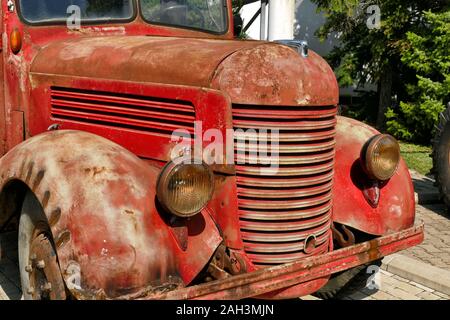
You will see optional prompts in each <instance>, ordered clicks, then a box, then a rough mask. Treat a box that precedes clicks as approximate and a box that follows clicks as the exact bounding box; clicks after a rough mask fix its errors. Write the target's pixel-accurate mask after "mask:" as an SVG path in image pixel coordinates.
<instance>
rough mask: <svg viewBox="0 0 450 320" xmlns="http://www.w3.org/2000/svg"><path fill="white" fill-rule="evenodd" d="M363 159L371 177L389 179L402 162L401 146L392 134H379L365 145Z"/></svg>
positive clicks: (382, 179)
mask: <svg viewBox="0 0 450 320" xmlns="http://www.w3.org/2000/svg"><path fill="white" fill-rule="evenodd" d="M361 160H362V163H363V166H364V169H365V171H366V173H367V174H368V175H369V177H371V178H372V179H377V180H381V181H385V180H389V179H390V178H392V176H393V175H394V174H395V172H396V171H397V168H398V164H399V162H400V146H399V144H398V142H397V140H396V139H395V138H394V137H392V136H390V135H387V134H380V135H377V136H375V137H373V138H372V139H370V140H369V141H368V143H366V145H365V146H364V148H363V150H362V153H361Z"/></svg>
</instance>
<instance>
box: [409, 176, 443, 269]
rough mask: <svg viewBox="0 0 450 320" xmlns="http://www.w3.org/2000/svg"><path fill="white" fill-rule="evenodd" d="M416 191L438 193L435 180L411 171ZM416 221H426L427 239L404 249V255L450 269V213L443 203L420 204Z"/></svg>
mask: <svg viewBox="0 0 450 320" xmlns="http://www.w3.org/2000/svg"><path fill="white" fill-rule="evenodd" d="M411 174H412V178H413V181H414V188H415V190H416V192H418V193H422V194H427V193H428V194H432V193H437V192H438V191H437V188H436V187H435V186H434V180H433V179H432V178H430V177H424V176H422V175H420V174H417V173H415V172H411ZM416 221H423V222H425V240H424V242H423V243H422V244H420V245H418V246H416V247H413V248H411V249H408V250H406V251H402V254H403V255H406V256H409V257H411V258H413V259H417V260H420V261H423V262H425V263H429V264H431V265H433V266H436V267H438V268H443V269H446V270H450V213H447V212H446V208H445V206H444V205H443V204H429V205H422V206H420V205H418V206H417V210H416Z"/></svg>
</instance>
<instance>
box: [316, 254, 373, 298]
mask: <svg viewBox="0 0 450 320" xmlns="http://www.w3.org/2000/svg"><path fill="white" fill-rule="evenodd" d="M369 265H376V266H380V265H381V260H377V261H373V262H371V263H369V264H365V265H361V266H358V267H355V268H353V269H349V270H346V271H344V272H341V273H337V274H334V275H332V276H331V278H330V280H329V281H328V282H327V284H326V285H325V286H323V287H322V288H321V289H320V290H319V291H317V292H316V293H314V295H315V296H317V297H319V298H321V299H324V300H330V299H336V298H340V296H341V294H345V295H350V294H351V293H352V291H357V290H358V289H362V288H364V287H365V286H366V284H367V280H368V278H369V277H370V276H371V275H372V274H371V273H368V272H367V271H366V270H367V267H368V266H369Z"/></svg>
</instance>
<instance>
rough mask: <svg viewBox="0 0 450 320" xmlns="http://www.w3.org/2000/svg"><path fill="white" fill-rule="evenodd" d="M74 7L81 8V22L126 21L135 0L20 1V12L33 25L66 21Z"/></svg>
mask: <svg viewBox="0 0 450 320" xmlns="http://www.w3.org/2000/svg"><path fill="white" fill-rule="evenodd" d="M73 5H75V6H78V7H79V8H80V14H81V21H96V20H125V19H131V18H132V17H133V14H134V12H133V11H134V9H133V0H20V12H21V14H22V16H23V18H24V19H25V20H26V21H28V22H32V23H38V22H47V21H65V19H67V18H68V17H69V16H70V15H71V13H72V11H70V13H68V12H67V11H68V8H69V7H70V6H73Z"/></svg>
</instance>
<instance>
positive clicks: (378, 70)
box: [312, 0, 449, 141]
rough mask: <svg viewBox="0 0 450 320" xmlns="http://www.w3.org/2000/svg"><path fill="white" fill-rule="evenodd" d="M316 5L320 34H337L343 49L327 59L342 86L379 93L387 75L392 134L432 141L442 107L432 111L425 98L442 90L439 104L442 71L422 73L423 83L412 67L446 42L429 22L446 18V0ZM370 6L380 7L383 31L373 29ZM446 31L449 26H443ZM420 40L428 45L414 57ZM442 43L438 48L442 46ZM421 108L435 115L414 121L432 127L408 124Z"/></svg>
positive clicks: (326, 0)
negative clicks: (416, 108)
mask: <svg viewBox="0 0 450 320" xmlns="http://www.w3.org/2000/svg"><path fill="white" fill-rule="evenodd" d="M312 1H313V2H315V3H316V4H317V5H318V8H319V9H318V10H319V11H322V12H324V13H325V15H326V18H327V20H326V23H325V24H324V25H323V26H322V27H321V28H320V29H319V30H318V31H317V35H318V36H319V37H320V38H322V39H326V38H327V37H329V36H330V35H332V34H333V33H334V34H336V33H337V34H338V35H339V41H340V45H339V46H338V47H335V48H334V49H333V50H332V52H331V53H330V55H329V56H328V57H327V59H328V60H329V62H330V64H331V65H332V66H333V67H334V68H335V73H336V76H337V78H338V81H339V83H340V85H341V86H349V85H354V84H357V85H358V86H362V85H364V84H366V83H374V84H378V86H379V88H380V85H382V84H383V81H386V75H387V74H389V77H391V79H388V80H390V81H391V83H392V91H389V93H390V95H391V97H392V99H391V100H392V102H390V105H388V106H386V107H389V109H388V113H387V116H389V122H388V129H389V131H390V132H391V133H394V134H395V135H397V136H398V137H400V138H404V139H408V140H416V141H417V140H423V139H424V137H425V136H430V132H429V128H430V127H432V125H433V124H434V123H431V124H430V121H431V122H433V121H434V120H435V119H436V118H437V113H438V111H439V110H440V108H437V107H436V105H434V106H433V107H430V104H431V103H430V100H427V101H425V96H426V95H424V93H423V92H426V91H427V90H428V92H429V91H430V90H434V91H439V90H440V92H441V93H440V94H439V95H436V94H435V95H433V96H432V97H435V98H436V99H437V98H438V96H439V97H440V98H439V99H442V90H445V88H441V89H438V88H437V87H436V85H435V82H434V81H438V82H439V80H438V78H439V76H438V74H439V72H437V71H436V70H435V69H434V70H433V72H432V73H433V74H432V75H429V74H428V72H429V70H422V71H421V72H419V75H421V76H422V77H423V79H422V80H421V79H420V78H417V77H416V73H417V71H416V68H417V66H418V64H421V63H422V62H416V63H414V62H413V60H416V59H417V55H424V52H426V54H425V55H426V56H428V57H430V54H429V53H428V50H429V49H428V48H427V46H429V45H430V44H433V41H434V40H433V39H434V37H437V36H442V37H444V38H445V37H448V34H447V35H445V34H443V33H442V30H441V31H436V32H434V31H432V29H433V28H434V27H435V26H437V24H436V23H432V22H431V21H430V19H432V16H431V15H430V14H432V13H434V14H439V13H442V14H446V13H448V10H449V2H448V0H427V1H423V0H373V1H370V2H368V3H364V2H361V1H359V0H312ZM372 5H377V6H378V7H379V8H380V13H381V20H380V25H379V26H377V27H373V28H370V27H369V25H368V22H369V23H370V22H371V21H370V19H371V12H370V10H368V9H370V6H372ZM426 12H431V13H430V14H427V13H426ZM442 28H445V26H444V27H442V26H441V29H442ZM433 30H434V29H433ZM447 30H448V26H447ZM414 35H415V36H414ZM418 37H425V38H426V39H427V40H419V39H420V38H418ZM414 41H415V42H414ZM420 41H423V44H424V47H423V51H422V52H415V53H412V51H411V50H413V48H414V47H416V45H417V44H418V43H419V42H420ZM442 41H445V40H442ZM442 41H441V44H439V45H442ZM413 42H414V44H413ZM436 45H438V43H436ZM447 48H448V46H447ZM443 50H444V51H445V49H443ZM408 53H409V55H408ZM439 54H445V53H443V52H442V51H441V52H438V51H436V55H439ZM408 57H409V58H408ZM447 57H448V53H447ZM439 59H442V57H441V58H438V60H439ZM430 62H431V61H430ZM431 64H433V65H435V66H436V68H442V66H443V65H440V64H438V63H435V62H431ZM422 68H423V67H422ZM436 72H437V73H436ZM441 75H442V73H441ZM429 76H430V77H429ZM436 77H437V78H436ZM425 79H429V80H431V81H432V82H430V81H429V80H425ZM379 91H380V90H379ZM428 94H429V93H428ZM420 97H422V98H421V99H422V100H420ZM419 100H420V101H422V102H420V101H419ZM402 101H406V102H403V103H402ZM418 105H421V108H424V109H427V108H429V109H430V112H431V113H432V114H433V115H427V116H426V117H425V118H421V119H418V117H419V115H418V117H417V118H416V120H417V121H419V120H420V121H427V122H428V125H424V126H418V123H417V121H416V122H412V123H411V122H409V123H407V122H406V121H405V119H406V118H408V120H410V117H409V116H408V112H407V111H408V110H412V109H414V107H413V106H418ZM402 107H403V109H404V110H403V109H402ZM408 108H409V109H408ZM421 116H424V115H423V114H422V115H421ZM401 117H404V119H401ZM411 126H412V127H413V129H412V130H411ZM427 130H428V132H426V131H427ZM407 132H409V133H407Z"/></svg>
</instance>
